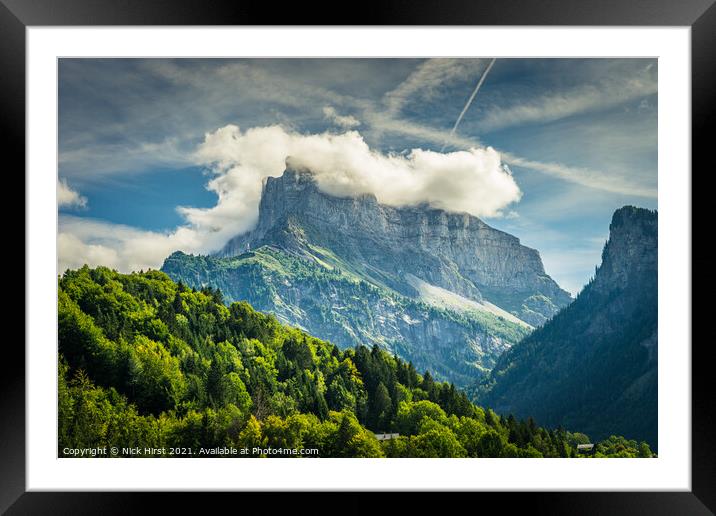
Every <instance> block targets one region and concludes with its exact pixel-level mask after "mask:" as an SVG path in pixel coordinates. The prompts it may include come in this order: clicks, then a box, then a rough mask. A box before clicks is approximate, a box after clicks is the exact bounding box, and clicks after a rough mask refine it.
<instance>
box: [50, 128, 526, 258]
mask: <svg viewBox="0 0 716 516" xmlns="http://www.w3.org/2000/svg"><path fill="white" fill-rule="evenodd" d="M194 160H195V161H196V163H197V164H200V165H204V166H207V167H208V169H209V170H210V173H211V174H212V176H213V177H211V179H210V180H209V182H208V184H207V188H208V189H209V190H210V191H213V192H214V193H216V195H217V197H218V201H217V203H216V205H214V206H213V207H211V208H195V207H186V206H181V207H178V208H177V209H178V211H179V213H181V214H182V215H183V216H184V218H185V220H186V224H185V225H183V226H181V227H178V228H176V229H175V230H174V231H171V232H167V233H159V232H151V231H143V230H137V229H133V228H128V227H125V226H116V225H112V224H107V223H102V222H99V221H93V220H88V219H79V218H76V217H67V216H65V217H62V218H61V220H60V233H59V245H60V257H61V260H60V261H61V270H63V269H64V267H74V266H79V265H82V264H83V263H85V262H87V263H91V264H99V263H102V264H105V265H110V266H113V267H115V268H117V269H119V270H123V271H129V270H136V269H140V268H148V267H158V266H159V265H160V264H161V261H162V260H163V259H164V258H165V257H166V256H167V255H168V254H169V253H171V252H172V251H174V250H177V249H179V250H183V251H185V252H189V253H208V252H212V251H215V250H217V249H219V248H220V247H221V246H223V244H225V243H226V241H227V240H229V239H230V238H231V237H232V236H235V235H237V234H239V233H242V232H244V231H248V230H250V229H252V228H253V226H254V225H255V224H256V221H257V217H258V206H259V201H260V200H261V189H262V184H263V181H264V179H265V178H267V177H278V176H280V175H281V174H282V173H283V171H284V170H285V168H286V163H287V160H288V162H289V163H290V166H291V167H293V168H298V169H308V170H310V171H311V172H313V174H314V175H315V177H316V181H317V183H318V186H319V188H320V189H321V190H323V191H324V192H326V193H328V194H331V195H335V196H355V195H361V194H374V195H375V196H376V198H377V199H378V201H379V202H380V203H383V204H388V205H391V206H405V205H415V204H420V203H427V204H429V205H431V206H433V207H435V208H440V209H444V210H447V211H454V212H467V213H470V214H472V215H475V216H478V217H491V216H492V217H494V216H499V215H501V210H502V209H503V208H505V207H506V206H508V205H509V204H511V203H513V202H516V201H518V200H519V199H520V197H521V195H522V193H521V191H520V189H519V187H518V186H517V183H516V182H515V180H514V178H513V177H512V175H511V174H510V173H509V171H508V169H506V168H505V167H503V166H502V164H501V161H500V156H499V154H498V152H497V151H495V150H494V149H491V148H486V149H475V148H473V149H470V150H466V151H458V152H450V153H446V154H443V153H438V152H433V151H428V150H422V149H413V150H412V151H410V152H408V153H403V154H385V153H382V152H379V151H376V150H373V149H371V148H370V147H369V146H368V144H367V143H366V142H365V141H364V139H363V137H362V136H361V135H360V133H358V132H356V131H348V132H345V133H341V134H336V133H328V132H327V133H321V134H299V133H295V132H291V131H288V130H286V129H285V128H283V127H281V126H278V125H273V126H266V127H254V128H251V129H248V130H246V131H241V129H240V128H239V127H238V126H235V125H226V126H224V127H221V128H219V129H217V130H215V131H213V132H210V133H207V134H206V135H205V137H204V141H203V143H201V144H200V145H199V147H198V149H197V150H196V152H195V154H194Z"/></svg>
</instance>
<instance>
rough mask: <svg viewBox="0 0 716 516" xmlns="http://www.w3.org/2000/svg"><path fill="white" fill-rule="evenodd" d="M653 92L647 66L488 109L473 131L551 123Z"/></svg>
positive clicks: (653, 78)
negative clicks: (621, 74) (620, 74)
mask: <svg viewBox="0 0 716 516" xmlns="http://www.w3.org/2000/svg"><path fill="white" fill-rule="evenodd" d="M655 93H657V76H656V70H654V69H653V67H652V66H650V65H648V66H644V67H642V68H641V69H637V70H632V71H631V72H630V73H629V74H628V75H624V76H613V75H610V76H608V77H599V78H595V79H594V80H593V81H591V82H589V83H586V84H580V85H577V86H574V87H571V88H566V89H564V90H561V91H556V92H547V93H543V94H538V95H537V96H536V97H531V98H528V99H527V100H521V101H515V100H514V99H512V100H511V102H510V104H509V105H508V106H504V107H503V106H491V107H488V108H487V109H485V110H484V111H483V112H482V113H481V116H480V119H479V121H477V122H476V124H475V126H474V129H475V130H477V131H478V132H481V133H484V132H490V131H496V130H500V129H504V128H507V127H514V126H524V125H526V124H535V123H546V122H553V121H555V120H560V119H562V118H567V117H570V116H574V115H579V114H584V113H590V112H593V111H596V110H606V109H610V108H613V107H615V106H619V105H622V104H624V103H626V102H630V101H636V100H639V99H644V98H645V97H648V96H650V95H653V94H655ZM643 102H644V101H642V103H643ZM645 105H648V103H647V104H645Z"/></svg>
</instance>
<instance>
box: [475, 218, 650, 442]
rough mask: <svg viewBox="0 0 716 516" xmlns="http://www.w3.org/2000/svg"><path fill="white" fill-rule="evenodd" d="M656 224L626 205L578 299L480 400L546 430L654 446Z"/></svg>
mask: <svg viewBox="0 0 716 516" xmlns="http://www.w3.org/2000/svg"><path fill="white" fill-rule="evenodd" d="M657 239H658V216H657V212H656V211H651V210H646V209H643V208H636V207H633V206H625V207H623V208H620V209H619V210H617V211H616V212H615V213H614V215H613V217H612V222H611V224H610V236H609V239H608V241H607V243H606V244H605V246H604V249H603V252H602V264H601V265H600V266H599V267H598V268H597V270H596V272H595V276H594V278H593V279H592V280H591V281H590V282H589V283H588V284H587V285H586V286H585V288H584V289H583V290H582V292H580V294H579V295H578V296H577V299H576V300H575V301H574V303H572V304H571V305H569V306H568V307H567V308H565V309H564V310H562V311H561V312H560V313H559V314H558V315H556V316H555V317H554V318H553V319H552V320H551V321H549V322H547V323H546V324H545V325H544V326H543V327H541V328H539V329H537V330H535V332H533V333H532V334H531V335H529V336H528V337H526V338H525V339H524V340H523V341H522V342H520V343H519V344H518V345H516V346H514V347H512V348H511V349H510V350H509V351H507V352H506V353H505V354H504V355H503V356H501V357H500V359H499V360H498V362H497V365H496V366H495V368H494V369H493V370H492V371H491V372H490V374H489V375H488V376H487V377H486V378H484V379H482V380H481V382H480V385H479V386H478V387H477V389H476V391H477V392H476V398H477V399H478V400H480V402H482V403H485V404H487V405H489V406H491V407H493V408H495V409H496V410H498V412H509V413H514V414H515V415H517V416H519V415H521V414H527V413H529V415H530V416H532V417H534V418H535V420H536V421H538V422H539V423H540V424H551V425H555V426H556V425H562V426H564V427H565V428H570V427H575V426H579V427H580V428H583V429H585V431H586V432H587V433H589V435H592V436H594V437H595V438H604V437H607V436H608V435H611V434H621V435H625V436H627V437H630V438H638V439H644V440H647V441H648V442H649V443H651V444H653V445H654V446H656V443H657V387H658V378H657V365H658V364H657V362H658V306H657V304H658V283H657V271H658V252H657V250H658V242H657Z"/></svg>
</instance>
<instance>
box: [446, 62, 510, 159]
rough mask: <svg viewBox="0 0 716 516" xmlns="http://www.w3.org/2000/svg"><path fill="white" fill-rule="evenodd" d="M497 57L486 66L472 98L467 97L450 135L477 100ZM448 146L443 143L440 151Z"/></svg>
mask: <svg viewBox="0 0 716 516" xmlns="http://www.w3.org/2000/svg"><path fill="white" fill-rule="evenodd" d="M496 60H497V59H496V58H494V57H493V58H492V60H491V61H490V64H488V65H487V68H485V71H484V72H482V75H481V76H480V80H479V81H477V86H475V89H474V90H472V95H470V98H469V99H467V103H466V104H465V107H464V108H462V111H461V112H460V116H458V117H457V120H456V121H455V125H454V126H452V129H451V130H450V136H452V135H453V134H455V131H456V130H457V126H459V125H460V122H462V117H464V116H465V113H467V110H468V109H469V108H470V104H472V101H473V100H475V96H476V95H477V92H478V91H480V87H481V86H482V83H483V82H485V77H487V74H488V73H489V72H490V68H492V65H493V64H495V61H496ZM446 146H447V141H446V142H445V143H443V146H442V148H441V149H440V152H442V151H444V150H445V147H446Z"/></svg>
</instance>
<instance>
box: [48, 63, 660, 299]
mask: <svg viewBox="0 0 716 516" xmlns="http://www.w3.org/2000/svg"><path fill="white" fill-rule="evenodd" d="M489 61H490V60H489V59H432V60H426V59H345V60H341V59H313V60H311V59H248V60H224V59H221V60H219V59H201V60H194V59H178V60H164V59H61V60H60V64H59V180H60V183H59V184H58V203H59V209H60V233H59V235H58V248H59V254H60V256H59V261H60V268H61V270H64V268H66V267H76V266H79V265H81V264H82V263H90V264H92V265H98V264H105V265H109V266H112V267H115V268H117V269H120V270H125V271H127V270H134V269H139V268H148V267H159V266H161V263H162V261H163V258H164V257H166V256H167V255H168V254H169V253H170V252H172V251H173V250H175V249H182V250H185V251H187V252H210V251H211V250H213V249H215V248H216V247H217V246H220V245H221V243H222V242H223V241H224V240H225V239H227V238H228V237H230V236H231V235H232V234H236V233H238V232H241V231H244V230H246V229H247V228H249V227H250V226H251V224H253V223H254V222H255V207H256V206H255V205H256V204H257V198H256V188H255V183H256V182H257V181H258V182H259V184H260V178H261V177H265V176H266V175H276V174H277V173H280V172H277V171H276V170H277V169H276V165H271V166H269V165H265V166H264V163H263V162H264V161H270V162H271V163H274V162H277V163H279V165H280V163H281V161H280V160H283V159H285V157H286V156H283V155H275V154H276V153H278V154H280V153H282V152H283V153H286V152H288V151H287V150H286V149H291V152H292V153H293V152H295V153H297V155H300V154H301V153H302V152H303V153H304V154H305V155H307V156H308V158H306V159H309V158H310V159H313V157H314V155H315V154H316V153H318V154H321V153H325V156H324V158H325V159H323V160H322V161H320V163H319V165H317V166H319V167H325V168H326V172H325V176H324V177H325V178H326V179H325V184H326V186H325V188H326V189H327V191H333V190H331V189H334V190H335V188H338V187H337V186H336V185H338V184H343V183H345V179H346V178H345V177H344V178H342V179H341V180H340V181H339V180H337V179H336V178H335V177H334V176H333V172H331V171H330V170H328V169H329V168H330V167H331V166H333V167H338V168H341V167H344V168H347V169H350V170H348V171H347V172H345V173H346V174H348V175H349V176H350V181H352V182H353V183H351V184H359V185H360V188H365V189H368V190H371V189H372V190H375V191H376V193H378V195H379V199H380V195H383V196H384V199H385V202H387V203H392V204H396V205H399V204H401V203H410V202H415V201H418V200H422V196H425V197H426V198H425V200H427V201H429V202H431V203H433V204H435V205H436V206H440V207H445V208H448V209H449V208H451V207H454V208H455V209H456V211H469V212H471V213H473V214H475V215H477V216H480V217H481V218H483V219H484V220H485V221H486V222H488V223H489V224H491V225H492V226H494V227H496V228H499V229H502V230H504V231H507V232H509V233H512V234H514V235H515V236H517V237H519V238H520V239H521V241H522V242H523V243H524V244H525V245H528V246H530V247H534V248H536V249H538V250H539V251H540V253H541V255H542V257H543V261H544V262H545V267H546V270H547V272H548V273H549V274H550V275H551V276H552V277H554V278H555V279H556V280H557V282H558V283H559V284H560V285H561V286H563V287H564V288H565V289H567V290H569V291H571V292H573V293H576V292H577V291H578V290H579V289H580V288H581V286H582V285H583V284H584V283H586V282H587V281H588V280H589V278H590V277H591V275H592V274H593V273H594V267H595V266H596V265H598V263H599V260H600V252H601V249H602V246H603V245H604V242H605V240H606V238H607V236H608V226H609V221H610V218H611V215H612V213H613V212H614V210H615V209H617V208H619V207H621V206H623V205H625V204H633V205H636V206H642V207H646V208H652V209H653V208H656V207H657V204H656V202H657V199H656V192H657V62H656V60H653V59H497V60H496V61H495V63H494V65H493V66H492V68H491V69H490V70H489V73H488V74H487V75H486V76H485V80H484V82H483V84H482V86H481V88H480V89H479V91H478V93H477V95H476V96H475V98H474V101H473V102H472V104H471V105H470V106H469V108H468V109H467V111H466V112H465V115H464V118H463V119H462V121H461V123H460V125H459V126H458V128H457V129H456V131H455V133H454V134H451V133H450V130H451V128H452V127H453V125H454V124H455V121H456V119H457V117H458V115H459V114H460V112H461V111H462V110H463V109H464V108H465V105H466V101H467V100H468V98H469V97H470V94H471V93H472V92H473V90H474V88H475V85H476V84H477V82H478V79H479V78H480V77H481V76H482V74H483V73H484V72H485V70H486V68H487V66H488V63H489ZM339 135H344V136H339ZM346 135H347V136H346ZM488 146H489V147H492V148H494V149H495V150H496V152H497V155H499V160H500V161H501V163H502V164H504V165H506V166H507V168H506V169H504V168H502V167H501V166H500V168H499V169H497V168H495V166H494V165H495V163H494V162H493V161H494V160H492V158H491V156H492V155H491V154H490V155H488V154H486V153H485V152H483V151H484V149H485V148H486V147H488ZM259 147H261V149H259V150H257V149H258V148H259ZM264 147H265V148H264ZM443 147H444V151H443V152H442V153H441V152H440V151H441V149H442V148H443ZM413 149H422V150H424V151H432V153H423V154H416V153H412V154H411V151H412V150H413ZM471 149H472V150H471ZM336 153H345V154H348V155H349V156H350V158H345V159H343V158H341V159H338V158H336V156H335V154H336ZM391 156H392V157H391ZM279 158H280V160H279V161H276V160H277V159H279ZM337 160H338V161H337ZM473 165H474V167H473ZM466 167H467V168H466ZM470 167H473V168H474V170H472V169H470ZM491 167H492V168H491ZM354 169H355V170H354ZM504 170H509V171H510V173H511V176H509V174H507V173H506V172H503V171H504ZM392 173H395V174H397V176H395V177H397V178H398V184H401V185H402V184H403V183H400V181H405V183H404V184H405V185H407V186H406V188H407V189H410V188H413V187H414V186H415V185H414V184H413V183H414V182H412V180H411V178H410V177H408V176H410V174H413V173H415V174H419V175H420V176H421V177H422V178H423V179H421V181H423V183H425V184H431V185H435V184H439V183H440V181H438V183H436V181H435V177H438V179H439V177H445V178H448V179H447V180H446V182H447V183H449V182H450V179H449V178H455V179H453V180H452V181H453V182H457V181H458V180H462V179H460V178H469V180H470V181H472V182H469V183H466V184H469V185H472V186H471V187H472V188H473V190H472V191H470V192H465V191H461V192H456V189H455V188H451V187H450V185H449V184H447V185H446V186H445V188H444V189H443V190H441V191H435V190H436V189H435V188H432V189H430V188H427V187H426V186H425V184H423V183H421V185H422V186H415V188H414V190H415V193H414V194H411V195H412V196H407V197H405V196H403V195H402V194H401V193H400V192H398V191H394V190H395V186H394V185H393V186H391V183H395V180H391V181H388V180H387V179H386V180H385V181H386V182H385V183H381V178H382V177H387V176H386V174H392ZM359 174H365V175H366V177H367V178H368V179H365V180H364V179H363V178H360V177H356V176H357V175H359ZM437 174H442V176H436V175H437ZM433 176H435V177H433ZM391 177H392V176H391ZM425 178H427V179H425ZM332 181H333V182H332ZM426 181H427V182H426ZM456 184H457V183H456ZM391 188H393V190H391ZM437 190H440V189H439V188H438V189H437ZM457 190H459V188H458V189H457ZM463 190H464V189H463Z"/></svg>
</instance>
